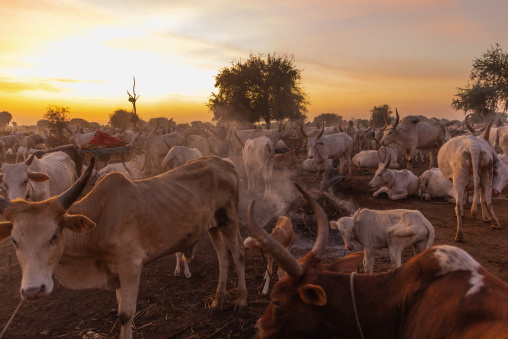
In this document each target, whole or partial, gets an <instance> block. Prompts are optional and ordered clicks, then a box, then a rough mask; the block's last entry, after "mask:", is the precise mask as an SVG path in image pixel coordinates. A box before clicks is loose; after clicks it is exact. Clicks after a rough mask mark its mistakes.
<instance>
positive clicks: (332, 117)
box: [312, 113, 344, 126]
mask: <svg viewBox="0 0 508 339" xmlns="http://www.w3.org/2000/svg"><path fill="white" fill-rule="evenodd" d="M343 120H344V119H343V118H342V115H339V114H336V113H321V114H320V115H318V116H316V117H315V118H314V120H313V121H312V125H313V126H316V125H319V126H321V124H322V123H323V122H325V124H326V125H327V126H332V125H338V124H340V123H341V122H342V121H343Z"/></svg>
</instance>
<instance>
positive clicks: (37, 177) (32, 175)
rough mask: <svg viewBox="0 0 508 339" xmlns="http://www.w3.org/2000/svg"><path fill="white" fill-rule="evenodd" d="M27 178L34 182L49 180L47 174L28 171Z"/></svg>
mask: <svg viewBox="0 0 508 339" xmlns="http://www.w3.org/2000/svg"><path fill="white" fill-rule="evenodd" d="M28 178H29V179H30V180H33V181H35V182H43V181H46V180H49V176H48V175H47V174H44V173H41V172H33V171H30V170H28Z"/></svg>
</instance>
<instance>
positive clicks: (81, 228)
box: [62, 213, 96, 233]
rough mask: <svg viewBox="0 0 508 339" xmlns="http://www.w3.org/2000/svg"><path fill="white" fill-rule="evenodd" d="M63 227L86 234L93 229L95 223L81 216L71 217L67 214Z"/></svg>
mask: <svg viewBox="0 0 508 339" xmlns="http://www.w3.org/2000/svg"><path fill="white" fill-rule="evenodd" d="M62 226H63V227H67V228H68V229H70V230H71V231H73V232H76V233H86V232H88V231H90V230H91V229H93V228H94V227H95V226H96V225H95V223H94V222H93V221H92V220H90V219H88V218H87V217H85V216H84V215H81V214H73V215H69V214H67V213H65V214H64V215H63V217H62Z"/></svg>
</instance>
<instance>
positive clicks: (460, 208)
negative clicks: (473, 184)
mask: <svg viewBox="0 0 508 339" xmlns="http://www.w3.org/2000/svg"><path fill="white" fill-rule="evenodd" d="M453 182H454V185H453V189H454V191H455V214H456V215H457V233H456V234H455V241H457V242H463V241H464V236H463V235H462V214H463V213H464V203H463V202H464V189H463V188H462V187H457V186H456V185H455V182H456V181H455V180H454V181H453Z"/></svg>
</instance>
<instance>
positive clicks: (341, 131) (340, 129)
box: [338, 124, 344, 133]
mask: <svg viewBox="0 0 508 339" xmlns="http://www.w3.org/2000/svg"><path fill="white" fill-rule="evenodd" d="M338 126H339V131H340V133H344V131H343V130H342V128H341V127H340V124H339V125H338Z"/></svg>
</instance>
